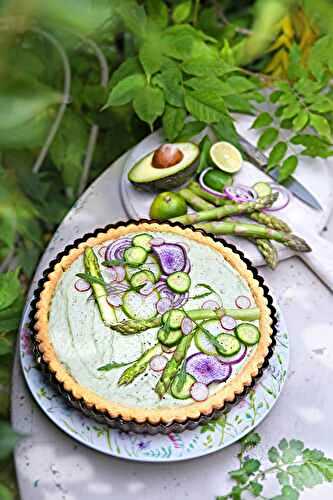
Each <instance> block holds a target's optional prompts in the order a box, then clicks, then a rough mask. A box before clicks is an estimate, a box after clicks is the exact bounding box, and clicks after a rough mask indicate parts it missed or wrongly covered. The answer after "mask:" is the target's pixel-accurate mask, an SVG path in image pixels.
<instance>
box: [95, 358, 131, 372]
mask: <svg viewBox="0 0 333 500" xmlns="http://www.w3.org/2000/svg"><path fill="white" fill-rule="evenodd" d="M131 363H132V362H130V363H117V362H116V361H113V362H112V363H107V364H106V365H103V366H100V367H99V368H97V371H98V372H108V371H110V370H113V369H114V368H121V367H122V366H128V365H130V364H131Z"/></svg>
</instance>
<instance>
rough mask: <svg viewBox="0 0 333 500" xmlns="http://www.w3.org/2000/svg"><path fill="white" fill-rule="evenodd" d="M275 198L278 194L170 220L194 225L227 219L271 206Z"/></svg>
mask: <svg viewBox="0 0 333 500" xmlns="http://www.w3.org/2000/svg"><path fill="white" fill-rule="evenodd" d="M277 197H278V193H274V194H270V195H268V196H263V197H262V198H258V200H256V201H249V202H248V203H239V204H235V205H225V206H224V207H218V208H212V209H211V210H204V211H202V212H198V213H195V214H187V215H181V216H180V217H174V218H173V219H171V220H172V221H174V222H181V223H182V224H196V223H197V222H204V221H211V220H219V219H223V217H229V216H230V215H241V214H247V213H251V212H257V211H258V210H261V209H262V208H265V207H268V206H270V205H272V203H274V201H275V200H276V199H277Z"/></svg>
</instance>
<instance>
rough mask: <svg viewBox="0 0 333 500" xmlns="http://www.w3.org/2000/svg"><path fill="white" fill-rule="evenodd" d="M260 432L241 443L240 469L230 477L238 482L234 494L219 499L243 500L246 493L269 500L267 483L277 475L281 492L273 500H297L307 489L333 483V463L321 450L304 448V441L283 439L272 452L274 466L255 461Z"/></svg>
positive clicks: (249, 435) (270, 452) (270, 457)
mask: <svg viewBox="0 0 333 500" xmlns="http://www.w3.org/2000/svg"><path fill="white" fill-rule="evenodd" d="M260 441H261V438H260V436H259V434H258V433H256V432H252V433H250V434H248V435H247V436H245V437H244V438H243V439H242V440H241V441H240V452H239V454H238V458H239V467H238V469H235V470H233V471H231V472H229V475H230V477H231V479H232V480H233V481H234V482H235V485H234V486H233V487H232V489H231V491H230V492H229V493H227V494H226V495H223V496H219V497H217V498H216V500H228V499H231V500H241V499H242V498H245V495H246V493H251V494H252V495H253V496H254V497H260V498H268V497H266V496H263V495H262V493H263V491H264V487H265V480H266V479H267V478H268V477H269V476H270V475H274V476H275V477H276V479H277V481H278V483H279V485H280V488H281V492H280V493H279V494H278V495H275V496H274V497H269V498H270V499H271V500H293V499H295V500H297V499H298V498H299V495H300V493H301V492H303V491H304V490H305V489H306V488H314V487H315V486H318V485H320V484H322V483H324V482H326V481H327V482H332V481H333V460H332V459H330V458H327V457H325V455H324V453H323V452H321V451H319V450H310V449H308V448H305V447H304V444H303V442H302V441H299V440H296V439H291V440H290V441H287V440H286V439H282V440H281V441H280V442H279V444H278V446H277V447H272V448H270V449H269V450H268V453H267V458H268V461H269V462H271V465H270V466H269V467H267V468H264V467H263V465H262V463H261V461H260V460H257V459H254V458H251V457H249V455H248V452H249V451H250V449H252V448H253V447H255V446H257V445H259V444H260Z"/></svg>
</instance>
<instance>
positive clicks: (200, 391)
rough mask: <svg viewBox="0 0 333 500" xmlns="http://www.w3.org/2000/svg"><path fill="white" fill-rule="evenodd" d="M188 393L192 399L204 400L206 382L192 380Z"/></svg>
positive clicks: (206, 389)
mask: <svg viewBox="0 0 333 500" xmlns="http://www.w3.org/2000/svg"><path fill="white" fill-rule="evenodd" d="M190 393H191V396H192V398H193V399H194V401H205V400H206V399H207V398H208V395H209V390H208V387H207V385H206V384H203V383H202V382H194V384H193V385H192V387H191V389H190Z"/></svg>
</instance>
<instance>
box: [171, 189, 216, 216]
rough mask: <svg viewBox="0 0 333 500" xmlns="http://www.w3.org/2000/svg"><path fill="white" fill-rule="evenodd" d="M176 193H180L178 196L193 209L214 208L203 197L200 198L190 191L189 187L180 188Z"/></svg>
mask: <svg viewBox="0 0 333 500" xmlns="http://www.w3.org/2000/svg"><path fill="white" fill-rule="evenodd" d="M178 194H180V196H181V197H182V198H184V200H185V201H186V202H187V204H188V205H190V206H191V207H192V208H194V210H198V211H200V210H209V209H211V208H214V205H213V204H212V203H209V202H208V201H206V200H204V199H203V198H200V196H197V195H196V194H194V193H193V192H192V191H190V189H186V188H184V189H181V190H180V191H178Z"/></svg>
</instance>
